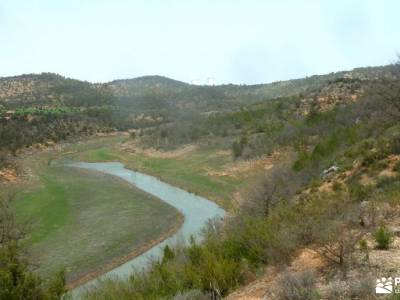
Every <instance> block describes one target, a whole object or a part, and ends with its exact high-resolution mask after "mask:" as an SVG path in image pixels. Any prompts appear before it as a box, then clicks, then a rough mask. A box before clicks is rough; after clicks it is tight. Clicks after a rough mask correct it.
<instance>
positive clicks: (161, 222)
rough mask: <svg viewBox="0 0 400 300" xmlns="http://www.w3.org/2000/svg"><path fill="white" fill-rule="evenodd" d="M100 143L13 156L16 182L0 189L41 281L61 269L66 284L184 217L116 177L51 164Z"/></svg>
mask: <svg viewBox="0 0 400 300" xmlns="http://www.w3.org/2000/svg"><path fill="white" fill-rule="evenodd" d="M113 138H114V139H117V140H119V139H120V138H122V137H111V139H113ZM109 139H110V138H108V139H107V140H109ZM103 142H104V139H103V138H95V139H93V140H90V141H77V142H76V143H75V144H68V143H65V144H63V145H54V146H53V147H49V148H46V149H32V150H27V151H25V152H24V153H21V155H20V156H19V157H18V165H19V169H20V175H19V177H18V180H17V181H16V182H15V183H13V184H8V185H2V192H9V193H11V194H13V193H15V200H14V201H13V206H14V209H15V211H16V217H17V222H18V224H20V225H21V226H23V227H24V228H25V232H26V238H25V239H24V241H23V243H24V245H25V247H26V248H27V250H28V254H29V257H28V259H29V260H30V261H32V262H33V261H34V262H35V265H38V266H39V267H38V268H37V269H36V270H35V272H38V273H39V274H40V275H41V276H42V277H43V278H44V279H47V278H51V277H52V276H54V274H55V273H57V272H58V271H59V270H61V269H63V268H65V271H66V274H67V282H68V283H72V282H74V281H76V280H77V279H78V278H81V277H82V276H83V275H87V274H88V273H92V272H95V271H96V269H97V268H98V266H99V265H102V266H107V265H109V264H112V265H113V266H115V265H119V264H122V263H123V262H124V261H125V260H127V258H126V259H122V260H121V257H124V256H129V258H131V257H133V256H134V255H135V253H134V252H135V249H139V250H141V251H138V252H137V253H136V254H140V253H141V252H144V251H145V250H146V249H148V248H149V247H151V245H153V244H155V243H158V242H160V241H161V240H163V239H165V238H167V237H168V236H169V235H171V234H173V233H174V232H176V230H177V229H178V228H179V227H180V225H181V224H182V222H183V217H182V216H181V215H180V214H179V212H178V211H176V210H175V209H174V208H172V207H171V206H169V205H167V204H165V203H164V202H162V201H160V200H159V199H157V198H155V197H152V196H151V195H149V194H147V193H145V192H143V191H141V190H139V189H136V188H135V187H134V186H132V185H131V184H129V183H126V182H125V181H123V180H121V179H118V178H116V177H112V176H110V175H105V174H101V173H96V172H94V171H88V170H72V169H65V168H64V167H62V166H60V165H57V164H54V163H50V162H52V161H54V160H56V159H57V158H59V157H61V156H63V154H65V153H74V152H77V151H78V152H79V151H85V150H87V149H90V148H91V147H94V148H96V147H98V143H99V144H103ZM155 222H156V224H157V226H154V223H155ZM110 224H111V225H110ZM99 237H101V238H99ZM117 262H119V263H117Z"/></svg>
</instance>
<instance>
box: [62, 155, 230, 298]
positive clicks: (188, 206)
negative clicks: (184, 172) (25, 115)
mask: <svg viewBox="0 0 400 300" xmlns="http://www.w3.org/2000/svg"><path fill="white" fill-rule="evenodd" d="M66 165H67V166H68V167H76V168H84V169H91V170H96V171H99V172H103V173H106V174H110V175H113V176H117V177H119V178H122V179H124V180H126V181H128V182H129V183H131V184H133V185H134V186H135V187H137V188H139V189H141V190H143V191H145V192H147V193H149V194H152V195H154V196H156V197H158V198H159V199H161V200H162V201H164V202H166V203H168V204H169V205H171V206H173V207H175V208H176V209H177V210H178V211H179V212H180V213H181V214H182V215H183V216H184V218H185V220H184V223H183V225H182V227H181V228H180V229H179V230H178V231H177V232H176V233H175V234H174V235H172V236H171V237H169V238H167V239H165V240H164V241H163V242H161V243H159V244H158V245H156V246H154V247H152V248H150V249H149V250H147V251H146V252H144V253H143V254H141V255H139V256H137V257H135V258H133V259H132V260H130V261H128V262H126V263H124V264H122V265H121V266H119V267H116V268H114V269H112V270H111V271H108V272H107V273H104V274H103V275H100V276H99V277H97V278H95V279H93V280H91V281H89V282H87V283H85V284H84V285H81V286H79V287H77V288H75V289H74V290H73V291H72V294H73V296H74V298H77V297H78V298H79V295H80V294H81V293H82V292H83V291H84V290H86V289H90V288H93V287H95V286H96V284H97V283H98V279H105V278H108V277H112V278H119V279H125V278H128V277H129V275H131V274H132V272H133V271H134V270H135V271H141V270H143V269H145V268H146V266H147V265H148V263H149V261H150V260H154V259H161V258H162V255H163V249H164V247H165V246H166V245H169V246H174V245H176V243H177V242H187V241H188V239H189V238H190V236H194V237H195V238H197V239H198V238H200V232H201V229H202V228H204V226H205V225H206V224H207V222H208V221H209V220H210V219H214V218H219V219H222V218H223V217H224V215H225V211H224V210H223V209H222V208H221V207H219V206H218V205H217V204H215V203H214V202H212V201H209V200H207V199H205V198H203V197H200V196H197V195H194V194H192V193H189V192H187V191H184V190H182V189H180V188H177V187H174V186H172V185H170V184H168V183H165V182H163V181H161V180H159V179H157V178H155V177H153V176H150V175H146V174H143V173H140V172H136V171H132V170H129V169H126V168H125V167H124V165H123V164H121V163H118V162H107V163H84V162H70V163H67V164H66ZM99 238H101V237H99Z"/></svg>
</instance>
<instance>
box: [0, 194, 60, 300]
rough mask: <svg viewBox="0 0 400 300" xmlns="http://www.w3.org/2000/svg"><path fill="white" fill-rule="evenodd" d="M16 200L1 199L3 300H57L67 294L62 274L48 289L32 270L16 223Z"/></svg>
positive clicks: (0, 297)
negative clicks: (13, 202) (12, 204)
mask: <svg viewBox="0 0 400 300" xmlns="http://www.w3.org/2000/svg"><path fill="white" fill-rule="evenodd" d="M11 200H12V197H11V196H9V195H5V196H2V197H1V198H0V287H1V288H0V300H3V299H4V300H18V299H26V300H30V299H32V300H33V299H35V300H57V299H61V298H62V296H63V294H64V293H65V292H66V290H65V277H64V273H63V272H61V273H60V274H59V276H57V277H56V278H54V279H53V280H52V281H51V282H50V284H49V285H48V286H47V287H45V286H44V284H43V282H42V280H41V279H40V277H39V276H37V275H36V274H34V273H32V272H31V271H30V270H29V264H28V261H27V260H26V259H25V258H24V257H23V255H22V247H21V243H20V241H21V239H22V237H23V234H22V231H21V230H19V228H18V226H17V225H16V223H15V219H14V214H13V212H12V209H11Z"/></svg>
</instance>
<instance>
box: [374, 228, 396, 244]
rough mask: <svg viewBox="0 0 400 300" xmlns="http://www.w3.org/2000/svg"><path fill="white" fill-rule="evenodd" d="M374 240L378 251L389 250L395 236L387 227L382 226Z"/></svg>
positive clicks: (375, 234)
mask: <svg viewBox="0 0 400 300" xmlns="http://www.w3.org/2000/svg"><path fill="white" fill-rule="evenodd" d="M374 238H375V242H376V248H377V249H381V250H387V249H389V245H390V243H391V242H392V240H393V234H392V232H391V231H390V230H389V229H387V228H386V227H385V226H381V227H379V228H378V229H377V230H376V231H375V233H374Z"/></svg>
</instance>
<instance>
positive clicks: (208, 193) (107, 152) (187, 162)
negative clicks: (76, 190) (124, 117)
mask: <svg viewBox="0 0 400 300" xmlns="http://www.w3.org/2000/svg"><path fill="white" fill-rule="evenodd" d="M125 139H126V138H125ZM122 140H123V139H120V140H117V139H115V138H112V139H110V140H109V141H108V142H107V140H106V138H105V140H104V142H103V143H102V145H101V146H100V148H97V149H87V150H86V151H80V152H79V153H76V154H73V155H72V156H71V157H72V158H74V159H77V160H81V161H88V162H95V161H120V162H123V163H124V164H125V166H127V167H128V168H130V169H132V170H137V171H141V172H143V173H146V174H150V175H153V176H156V177H158V178H160V179H161V180H163V181H165V182H168V183H170V184H172V185H174V186H178V187H180V188H182V189H184V190H187V191H189V192H193V193H195V194H198V195H201V196H203V197H206V198H208V199H210V200H213V201H215V202H216V203H218V204H220V205H221V206H223V207H224V208H225V209H231V208H232V205H233V204H232V203H233V202H232V198H233V195H234V193H235V192H237V191H238V190H240V189H241V188H242V187H244V186H245V185H246V184H248V183H249V182H250V181H251V175H254V174H250V176H247V175H249V174H244V173H242V174H237V175H238V176H235V177H232V176H218V175H212V171H217V172H218V171H221V170H222V169H223V167H224V166H226V165H227V164H228V163H231V162H232V157H231V156H229V155H226V154H219V153H218V151H217V150H218V149H202V148H200V149H196V150H195V151H193V152H191V153H189V154H184V155H180V156H177V157H168V158H166V157H154V156H149V155H146V154H143V153H127V152H124V151H121V150H120V149H119V148H118V144H119V143H120V142H121V141H122ZM210 171H211V173H210Z"/></svg>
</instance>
